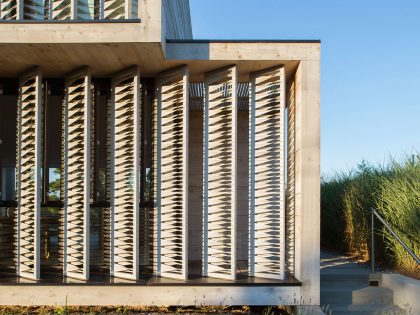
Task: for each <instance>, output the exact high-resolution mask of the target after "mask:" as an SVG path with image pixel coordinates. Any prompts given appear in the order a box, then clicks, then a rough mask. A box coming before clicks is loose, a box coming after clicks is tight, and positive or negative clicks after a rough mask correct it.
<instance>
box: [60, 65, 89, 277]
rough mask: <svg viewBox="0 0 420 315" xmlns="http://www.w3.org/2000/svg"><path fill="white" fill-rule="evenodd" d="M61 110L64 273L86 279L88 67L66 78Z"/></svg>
mask: <svg viewBox="0 0 420 315" xmlns="http://www.w3.org/2000/svg"><path fill="white" fill-rule="evenodd" d="M65 88H66V91H65V93H66V95H65V104H64V106H65V109H64V121H65V122H64V146H63V150H64V154H63V157H64V179H63V182H64V216H65V221H64V222H65V227H64V251H65V252H64V274H65V275H66V276H68V277H72V278H77V279H82V280H87V279H88V278H89V216H90V142H91V139H90V119H91V117H90V114H91V101H92V100H91V97H92V94H91V77H90V70H89V68H84V69H81V70H79V71H76V72H74V73H72V74H70V75H69V76H67V78H66V86H65Z"/></svg>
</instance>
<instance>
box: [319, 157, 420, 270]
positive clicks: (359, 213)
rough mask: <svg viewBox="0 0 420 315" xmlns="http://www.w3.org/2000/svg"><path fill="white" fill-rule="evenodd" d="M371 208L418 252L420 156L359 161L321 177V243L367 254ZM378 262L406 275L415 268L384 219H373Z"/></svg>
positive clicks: (328, 246)
mask: <svg viewBox="0 0 420 315" xmlns="http://www.w3.org/2000/svg"><path fill="white" fill-rule="evenodd" d="M372 208H375V209H376V210H377V211H378V212H379V214H380V215H381V216H382V217H383V218H384V219H385V220H386V221H387V222H388V223H389V224H390V225H391V227H392V228H393V229H394V230H395V231H396V233H397V234H398V235H399V236H400V237H401V238H402V239H403V240H404V241H405V242H406V244H407V245H408V246H409V247H410V248H411V249H412V250H413V251H414V252H415V253H416V255H417V256H420V158H419V157H407V158H406V159H405V160H403V161H402V162H397V161H395V160H390V162H388V163H387V164H384V165H372V164H368V163H365V162H363V163H361V164H360V165H358V167H357V168H356V169H355V170H352V171H350V172H348V173H340V174H336V175H335V176H332V177H330V178H328V179H323V180H322V182H321V229H322V232H321V245H322V247H323V248H325V249H336V250H341V251H342V252H347V253H351V254H354V255H355V256H357V257H358V258H361V259H369V257H370V241H371V240H370V237H371V236H370V235H371V234H370V209H372ZM376 235H377V237H376V238H375V240H376V243H375V244H376V258H377V260H378V261H379V263H381V262H383V263H385V264H386V265H388V266H393V267H397V268H400V269H403V270H406V271H408V272H409V273H410V274H413V273H414V274H415V273H416V272H417V273H418V271H420V270H419V267H418V266H417V265H416V263H415V261H414V260H413V259H412V258H411V256H409V255H408V254H407V253H406V251H405V250H404V249H403V247H402V246H401V245H400V244H399V243H398V241H397V240H396V239H395V238H394V237H393V236H392V235H391V233H389V231H388V230H386V229H385V228H384V227H383V226H382V224H380V223H379V222H377V223H376Z"/></svg>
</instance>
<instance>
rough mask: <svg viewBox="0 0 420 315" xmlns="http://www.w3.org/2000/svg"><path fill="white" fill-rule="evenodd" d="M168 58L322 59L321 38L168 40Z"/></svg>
mask: <svg viewBox="0 0 420 315" xmlns="http://www.w3.org/2000/svg"><path fill="white" fill-rule="evenodd" d="M166 57H167V60H238V61H239V60H284V61H291V60H319V59H320V43H319V42H275V41H273V42H258V41H255V42H250V41H244V42H239V41H232V42H225V41H223V42H202V41H197V42H194V41H192V42H168V43H166Z"/></svg>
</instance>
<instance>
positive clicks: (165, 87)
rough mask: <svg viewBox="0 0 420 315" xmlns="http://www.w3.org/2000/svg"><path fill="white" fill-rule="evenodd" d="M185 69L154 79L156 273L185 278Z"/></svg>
mask: <svg viewBox="0 0 420 315" xmlns="http://www.w3.org/2000/svg"><path fill="white" fill-rule="evenodd" d="M188 86H189V83H188V68H187V67H186V66H185V67H181V68H179V69H175V70H173V71H170V72H167V73H165V74H162V75H161V76H160V77H159V80H158V117H159V118H158V127H157V128H158V132H159V134H158V141H159V148H160V150H159V151H158V154H159V157H158V172H157V173H158V197H157V198H158V222H159V224H158V246H157V248H158V253H157V256H158V257H157V259H158V274H160V275H161V276H163V277H169V278H179V279H187V277H188V253H187V249H188V247H187V246H188V245H187V244H188V115H189V113H188V96H189V95H188Z"/></svg>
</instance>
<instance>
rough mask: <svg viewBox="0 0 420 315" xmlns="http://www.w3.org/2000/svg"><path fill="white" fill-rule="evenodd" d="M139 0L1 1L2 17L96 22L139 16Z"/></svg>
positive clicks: (21, 19) (7, 18) (0, 13)
mask: <svg viewBox="0 0 420 315" xmlns="http://www.w3.org/2000/svg"><path fill="white" fill-rule="evenodd" d="M137 4H138V1H137V0H0V20H7V21H13V20H14V21H60V20H61V21H89V20H92V21H95V20H127V19H138V18H139V16H138V8H137Z"/></svg>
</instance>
